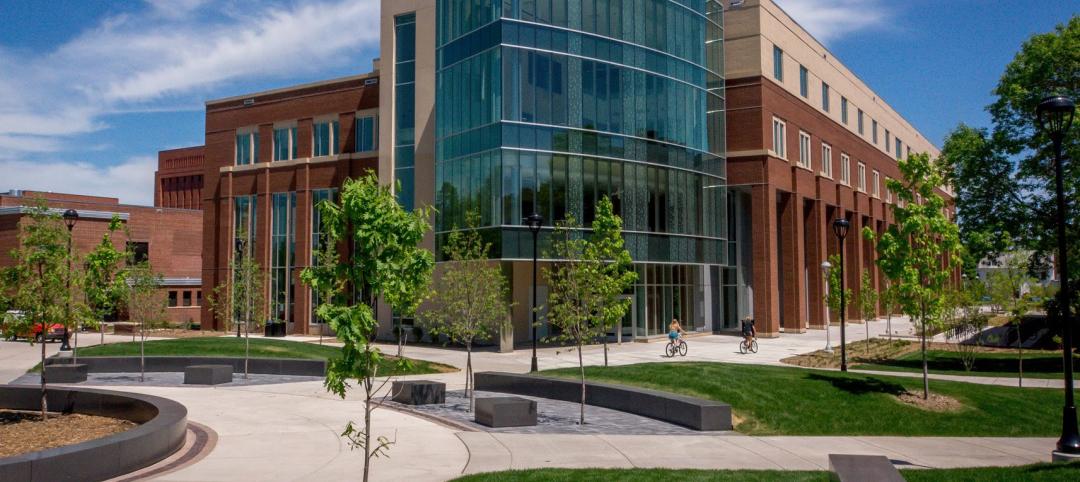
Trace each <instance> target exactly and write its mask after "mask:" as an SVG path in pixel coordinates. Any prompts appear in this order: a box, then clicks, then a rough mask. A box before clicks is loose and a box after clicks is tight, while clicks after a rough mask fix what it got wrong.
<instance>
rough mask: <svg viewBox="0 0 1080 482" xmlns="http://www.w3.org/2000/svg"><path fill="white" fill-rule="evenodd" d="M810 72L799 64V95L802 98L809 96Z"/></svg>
mask: <svg viewBox="0 0 1080 482" xmlns="http://www.w3.org/2000/svg"><path fill="white" fill-rule="evenodd" d="M809 77H810V72H809V71H808V70H806V67H803V66H801V65H800V66H799V95H801V96H803V97H804V98H806V97H809V96H810V79H809Z"/></svg>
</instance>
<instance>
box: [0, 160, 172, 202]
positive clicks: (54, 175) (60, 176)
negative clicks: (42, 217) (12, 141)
mask: <svg viewBox="0 0 1080 482" xmlns="http://www.w3.org/2000/svg"><path fill="white" fill-rule="evenodd" d="M155 169H157V158H156V157H153V156H140V157H133V158H131V159H128V160H126V161H124V162H121V163H118V164H114V165H111V166H96V165H93V164H89V163H86V162H59V161H58V162H31V161H3V160H0V172H3V173H4V176H3V178H0V191H8V190H10V189H24V190H32V191H53V192H63V193H71V194H87V195H91V196H108V197H117V198H120V202H122V203H127V204H142V205H148V206H150V205H153V204H154V170H155Z"/></svg>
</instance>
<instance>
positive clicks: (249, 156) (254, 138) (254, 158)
mask: <svg viewBox="0 0 1080 482" xmlns="http://www.w3.org/2000/svg"><path fill="white" fill-rule="evenodd" d="M256 162H259V133H258V132H245V133H242V134H237V135H236V165H237V166H245V165H248V164H254V163H256Z"/></svg>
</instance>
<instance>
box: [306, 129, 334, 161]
mask: <svg viewBox="0 0 1080 482" xmlns="http://www.w3.org/2000/svg"><path fill="white" fill-rule="evenodd" d="M311 137H312V139H311V141H312V142H311V146H312V152H311V155H312V157H318V156H336V155H337V154H338V121H324V122H316V123H315V125H314V126H312V131H311Z"/></svg>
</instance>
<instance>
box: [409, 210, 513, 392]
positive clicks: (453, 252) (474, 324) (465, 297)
mask: <svg viewBox="0 0 1080 482" xmlns="http://www.w3.org/2000/svg"><path fill="white" fill-rule="evenodd" d="M466 219H467V221H468V223H469V228H468V229H466V230H454V231H451V233H450V235H449V236H447V239H446V245H445V246H444V247H443V253H444V254H445V255H446V260H447V262H446V263H443V272H442V276H441V277H439V278H438V280H437V281H436V283H435V287H434V294H433V296H432V298H431V302H432V305H433V308H432V309H430V310H427V311H425V312H422V313H421V316H420V319H421V320H422V321H423V323H424V324H425V325H427V327H428V330H429V332H430V333H431V334H432V335H446V337H447V338H449V340H450V342H451V343H460V344H463V345H465V394H466V396H468V397H469V409H470V410H472V407H473V405H474V404H475V403H476V393H475V390H473V389H472V387H473V370H472V349H473V343H475V342H476V341H483V340H488V339H490V338H491V337H492V336H494V335H497V334H498V333H499V330H501V329H507V328H508V327H509V320H510V309H511V307H512V306H513V303H511V302H510V301H509V299H510V288H509V283H508V282H507V281H506V276H504V275H503V272H502V269H500V268H499V264H498V263H497V262H494V261H491V260H489V259H488V254H489V253H490V251H491V243H488V242H486V241H484V239H483V237H482V236H481V235H480V232H479V231H478V230H477V224H478V221H479V216H477V215H476V214H475V213H469V214H468V215H467V216H466Z"/></svg>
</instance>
